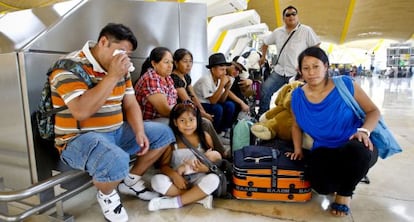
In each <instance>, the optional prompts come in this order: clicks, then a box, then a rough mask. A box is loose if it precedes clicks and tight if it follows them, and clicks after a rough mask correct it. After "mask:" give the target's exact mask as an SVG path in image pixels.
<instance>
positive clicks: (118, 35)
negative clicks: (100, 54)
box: [98, 23, 138, 50]
mask: <svg viewBox="0 0 414 222" xmlns="http://www.w3.org/2000/svg"><path fill="white" fill-rule="evenodd" d="M102 36H106V37H107V38H108V39H114V40H117V41H122V40H127V41H129V42H130V43H131V44H132V50H135V49H136V48H137V47H138V41H137V39H136V37H135V35H134V33H133V32H132V31H131V29H129V28H128V27H126V26H124V25H122V24H115V23H108V24H107V25H106V26H105V27H104V28H103V29H102V30H101V32H100V33H99V37H98V41H99V39H100V38H101V37H102Z"/></svg>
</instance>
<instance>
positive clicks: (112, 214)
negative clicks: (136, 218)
mask: <svg viewBox="0 0 414 222" xmlns="http://www.w3.org/2000/svg"><path fill="white" fill-rule="evenodd" d="M96 199H98V203H99V205H100V206H101V209H102V212H103V214H104V217H105V219H106V220H107V221H116V222H121V221H128V214H127V212H126V210H125V208H124V207H123V206H122V203H121V199H120V198H119V195H118V193H117V192H116V190H114V191H112V193H111V194H109V195H105V194H103V193H102V192H101V191H98V194H97V195H96Z"/></svg>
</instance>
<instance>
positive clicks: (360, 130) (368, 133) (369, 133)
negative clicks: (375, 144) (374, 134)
mask: <svg viewBox="0 0 414 222" xmlns="http://www.w3.org/2000/svg"><path fill="white" fill-rule="evenodd" d="M357 131H358V132H363V133H366V134H367V136H368V137H369V136H370V135H371V132H370V131H369V130H368V129H366V128H358V129H357Z"/></svg>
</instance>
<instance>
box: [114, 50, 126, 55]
mask: <svg viewBox="0 0 414 222" xmlns="http://www.w3.org/2000/svg"><path fill="white" fill-rule="evenodd" d="M125 53H126V52H125V50H122V49H115V50H114V53H113V54H112V56H116V55H118V54H125Z"/></svg>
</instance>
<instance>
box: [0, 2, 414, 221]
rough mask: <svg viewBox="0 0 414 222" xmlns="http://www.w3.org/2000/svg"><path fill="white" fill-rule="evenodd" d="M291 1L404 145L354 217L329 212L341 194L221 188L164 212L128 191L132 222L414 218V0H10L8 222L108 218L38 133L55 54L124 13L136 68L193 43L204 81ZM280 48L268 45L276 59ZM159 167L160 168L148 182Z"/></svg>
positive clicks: (361, 193) (2, 187)
mask: <svg viewBox="0 0 414 222" xmlns="http://www.w3.org/2000/svg"><path fill="white" fill-rule="evenodd" d="M288 5H293V6H295V7H296V8H297V9H298V16H299V18H300V22H301V23H303V24H306V25H309V26H310V27H312V28H313V30H314V31H315V33H316V34H317V35H318V36H319V38H320V39H321V41H322V43H321V45H320V47H321V48H322V49H323V50H325V52H327V54H328V56H329V59H330V62H331V65H332V66H331V68H332V72H331V73H335V72H338V73H336V74H343V75H351V76H352V77H353V79H354V80H355V81H356V82H357V83H358V84H359V85H360V86H361V87H362V89H363V90H364V91H365V92H366V93H367V94H368V96H369V97H370V98H371V99H372V101H373V102H374V103H375V104H376V105H377V107H378V108H379V110H380V111H381V114H382V116H383V118H384V120H385V122H386V123H387V125H388V127H389V128H390V129H391V131H392V132H393V134H394V136H395V138H396V139H397V141H398V143H399V144H400V145H401V147H402V149H403V151H402V152H401V153H398V154H396V155H393V156H391V157H389V158H387V159H378V162H377V163H376V164H375V165H374V167H373V168H372V169H370V171H369V172H368V175H367V180H364V181H361V182H360V183H359V184H358V186H357V188H356V190H355V192H354V194H353V196H352V200H351V206H350V214H349V215H347V216H344V217H335V216H333V215H332V214H331V213H330V208H329V206H330V204H331V203H332V202H333V201H334V200H333V198H334V197H333V196H332V195H319V194H317V193H316V192H314V191H313V192H312V198H311V199H310V200H309V201H306V202H283V201H264V200H250V199H236V198H232V199H225V198H214V201H213V207H214V208H213V209H206V208H204V207H203V205H201V204H191V205H188V206H185V207H183V208H180V209H168V210H160V211H155V212H151V211H149V210H148V202H147V201H143V200H139V199H137V198H133V197H131V196H125V195H121V199H122V203H123V206H124V207H125V209H126V210H127V212H128V216H129V221H148V222H152V221H157V222H158V221H171V222H174V221H177V222H178V221H180V222H190V221H206V222H209V221H225V220H226V221H227V220H231V221H239V222H247V221H252V220H254V221H298V222H299V221H300V222H304V221H306V222H319V221H344V222H345V221H350V222H351V221H352V222H353V221H355V222H368V221H378V222H394V221H395V222H411V221H414V211H413V209H414V191H413V189H412V186H413V185H412V184H411V182H413V183H414V177H413V176H414V174H413V172H412V169H414V162H413V161H412V160H413V159H414V149H413V147H414V136H413V135H414V92H413V90H414V80H413V78H412V74H413V71H414V68H413V67H414V29H413V28H412V27H414V1H412V0H394V1H388V0H338V1H332V0H321V1H306V0H160V1H154V0H151V1H149V0H148V1H143V0H0V92H1V93H0V104H7V106H5V107H3V108H2V109H0V116H1V121H2V124H0V131H1V132H2V133H1V135H0V221H25V222H40V221H42V222H43V221H65V222H70V221H77V222H89V221H97V222H100V221H105V218H104V217H103V214H102V212H101V208H100V206H99V204H98V202H97V200H96V193H97V190H96V188H94V187H93V186H92V184H91V180H90V178H89V177H88V176H86V177H85V175H84V174H83V173H81V172H79V171H75V170H67V169H66V170H62V166H61V165H57V166H56V163H55V162H53V161H50V159H48V158H49V156H48V155H50V154H45V151H46V149H43V148H42V145H44V144H39V143H37V141H36V140H35V139H34V134H33V131H32V128H33V126H32V125H31V124H32V122H31V118H32V116H31V114H32V113H33V111H34V110H35V109H36V106H37V103H38V101H39V97H40V92H41V89H42V86H43V83H44V80H45V72H46V70H47V68H48V67H49V66H50V65H51V63H52V62H53V61H54V60H56V59H57V58H58V57H60V56H61V55H64V54H66V53H69V52H71V51H73V50H77V49H79V48H80V47H82V45H83V44H84V42H85V41H87V40H94V39H96V37H97V34H98V32H99V30H100V29H101V27H102V26H104V25H105V24H107V23H108V22H113V21H115V22H120V23H124V24H126V25H128V26H130V27H131V29H132V31H133V32H134V33H135V34H136V36H137V39H138V49H137V50H136V51H134V52H133V53H132V54H131V56H130V58H131V60H132V62H133V63H134V65H135V67H141V65H142V63H143V61H144V59H145V58H146V57H147V56H148V54H149V52H150V50H151V49H152V48H153V47H154V46H160V45H162V46H167V47H169V48H170V49H171V50H173V51H174V50H175V49H177V48H181V47H183V48H188V49H190V51H192V52H193V55H194V61H193V63H194V64H193V68H192V72H191V76H192V78H193V82H195V80H197V79H198V78H200V77H201V76H202V75H203V73H206V72H207V70H206V68H205V65H206V63H207V62H208V56H209V55H210V54H212V53H215V52H222V53H223V54H224V55H225V56H226V59H227V60H228V61H231V59H232V58H233V57H234V56H236V55H241V54H243V53H244V52H246V51H256V50H257V51H260V47H261V44H262V43H263V42H262V39H263V37H264V36H266V35H268V34H269V33H270V32H271V31H272V30H274V29H275V28H277V27H279V26H282V25H283V20H282V10H283V9H284V8H285V7H287V6H288ZM114 9H116V10H114ZM148 18H157V19H148ZM143 30H144V31H143ZM68 33H70V34H71V35H68ZM73 33H76V34H73ZM165 33H168V35H165ZM188 33H191V34H188ZM68 36H70V38H68ZM63 39H64V40H65V41H62V40H63ZM275 52H276V49H275V48H272V47H269V53H268V58H267V59H268V60H269V61H272V60H274V58H276V57H277V55H275V54H274V53H275ZM252 69H253V68H252ZM137 72H138V71H135V72H134V73H132V77H133V78H137V76H138V73H137ZM273 99H274V98H273ZM19 135H21V136H19ZM46 152H47V151H46ZM62 172H63V173H62ZM155 173H157V169H155V168H151V170H150V171H149V172H147V173H146V174H145V176H144V179H145V181H146V182H147V183H148V182H149V180H150V178H151V176H152V175H154V174H155ZM147 185H148V184H147Z"/></svg>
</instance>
